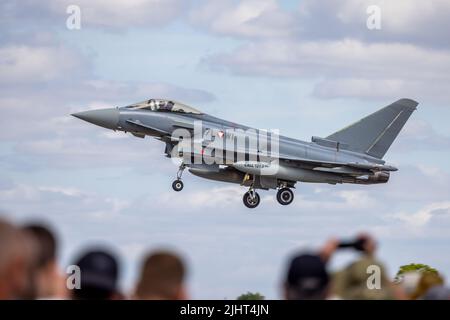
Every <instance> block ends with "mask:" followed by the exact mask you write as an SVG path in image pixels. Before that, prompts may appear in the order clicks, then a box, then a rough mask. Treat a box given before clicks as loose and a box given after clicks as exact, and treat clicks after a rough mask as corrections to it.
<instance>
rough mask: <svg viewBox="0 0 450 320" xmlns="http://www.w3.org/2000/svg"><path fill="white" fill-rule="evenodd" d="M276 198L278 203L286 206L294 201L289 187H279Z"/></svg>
mask: <svg viewBox="0 0 450 320" xmlns="http://www.w3.org/2000/svg"><path fill="white" fill-rule="evenodd" d="M277 200H278V203H279V204H281V205H283V206H287V205H288V204H290V203H291V202H292V201H294V193H293V192H292V190H291V189H289V188H281V189H280V190H278V192H277Z"/></svg>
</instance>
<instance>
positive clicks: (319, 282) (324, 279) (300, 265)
mask: <svg viewBox="0 0 450 320" xmlns="http://www.w3.org/2000/svg"><path fill="white" fill-rule="evenodd" d="M337 244H338V242H337V241H336V240H334V239H331V240H329V241H328V242H326V243H325V245H324V246H323V247H322V249H321V250H320V251H319V252H317V253H314V254H311V253H309V254H300V255H297V256H295V257H293V258H292V259H291V261H290V263H289V266H288V271H287V275H286V279H285V280H284V298H285V299H286V300H323V299H326V298H327V297H328V296H329V287H330V276H329V274H328V272H327V268H326V263H327V261H328V260H329V259H330V257H331V255H332V254H333V252H334V251H335V250H336V247H337Z"/></svg>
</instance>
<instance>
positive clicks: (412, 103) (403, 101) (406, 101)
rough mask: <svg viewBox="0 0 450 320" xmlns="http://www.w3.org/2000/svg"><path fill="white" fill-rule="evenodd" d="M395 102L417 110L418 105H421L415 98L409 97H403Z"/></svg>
mask: <svg viewBox="0 0 450 320" xmlns="http://www.w3.org/2000/svg"><path fill="white" fill-rule="evenodd" d="M394 103H396V104H399V105H401V106H403V107H407V108H411V109H412V110H417V106H418V105H419V103H418V102H417V101H415V100H413V99H409V98H403V99H400V100H397V101H396V102H394Z"/></svg>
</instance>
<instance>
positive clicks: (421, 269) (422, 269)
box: [395, 263, 439, 280]
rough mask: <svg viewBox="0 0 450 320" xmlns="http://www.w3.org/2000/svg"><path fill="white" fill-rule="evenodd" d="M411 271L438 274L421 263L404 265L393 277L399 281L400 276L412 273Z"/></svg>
mask: <svg viewBox="0 0 450 320" xmlns="http://www.w3.org/2000/svg"><path fill="white" fill-rule="evenodd" d="M412 271H417V272H420V273H428V272H429V273H434V274H439V272H438V271H437V270H436V269H434V268H432V267H430V266H429V265H427V264H423V263H410V264H406V265H403V266H400V269H399V270H398V272H397V275H396V276H395V279H396V280H399V279H400V278H401V276H402V275H403V274H405V273H407V272H412Z"/></svg>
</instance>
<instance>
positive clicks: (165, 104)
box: [126, 99, 202, 114]
mask: <svg viewBox="0 0 450 320" xmlns="http://www.w3.org/2000/svg"><path fill="white" fill-rule="evenodd" d="M126 108H133V109H142V110H149V111H166V112H167V111H168V112H179V113H193V114H202V113H201V112H200V111H198V110H196V109H194V108H192V107H190V106H187V105H185V104H183V103H180V102H177V101H174V100H165V99H150V100H145V101H142V102H139V103H135V104H132V105H129V106H127V107H126Z"/></svg>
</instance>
